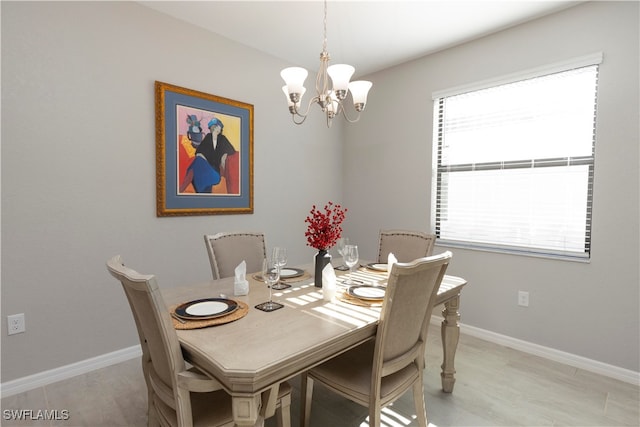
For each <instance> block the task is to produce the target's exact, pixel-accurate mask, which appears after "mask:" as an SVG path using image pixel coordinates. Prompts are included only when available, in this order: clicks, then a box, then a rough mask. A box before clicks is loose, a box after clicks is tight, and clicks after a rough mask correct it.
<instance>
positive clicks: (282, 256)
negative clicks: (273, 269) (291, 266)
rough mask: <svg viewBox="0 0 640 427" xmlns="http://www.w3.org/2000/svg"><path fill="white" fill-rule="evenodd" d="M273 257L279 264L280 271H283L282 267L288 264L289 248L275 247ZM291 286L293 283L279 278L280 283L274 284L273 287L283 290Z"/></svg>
mask: <svg viewBox="0 0 640 427" xmlns="http://www.w3.org/2000/svg"><path fill="white" fill-rule="evenodd" d="M271 258H272V259H273V262H274V263H275V264H276V265H277V266H278V269H279V270H280V273H282V267H284V266H285V265H287V249H286V248H282V247H278V246H276V247H275V248H273V253H272V254H271ZM290 287H291V285H289V284H287V283H282V282H281V281H280V280H278V283H276V284H274V285H272V286H271V289H275V290H281V289H287V288H290Z"/></svg>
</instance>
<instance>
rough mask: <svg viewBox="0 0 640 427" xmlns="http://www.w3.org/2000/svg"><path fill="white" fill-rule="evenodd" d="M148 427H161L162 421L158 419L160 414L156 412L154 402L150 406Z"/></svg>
mask: <svg viewBox="0 0 640 427" xmlns="http://www.w3.org/2000/svg"><path fill="white" fill-rule="evenodd" d="M147 426H148V427H160V419H159V418H158V413H157V412H156V408H155V406H154V405H153V402H150V403H149V406H148V411H147Z"/></svg>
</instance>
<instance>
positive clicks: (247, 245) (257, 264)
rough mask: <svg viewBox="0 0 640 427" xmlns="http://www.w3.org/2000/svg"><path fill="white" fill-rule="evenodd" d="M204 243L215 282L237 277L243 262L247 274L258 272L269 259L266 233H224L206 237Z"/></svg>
mask: <svg viewBox="0 0 640 427" xmlns="http://www.w3.org/2000/svg"><path fill="white" fill-rule="evenodd" d="M204 243H205V245H206V246H207V252H208V253H209V262H210V263H211V275H212V276H213V279H214V280H218V279H222V278H225V277H233V276H235V269H236V267H237V266H238V264H240V263H241V262H242V261H243V260H244V261H245V262H246V263H247V273H255V272H258V271H260V270H262V261H263V260H264V259H265V258H266V257H267V250H266V245H265V239H264V233H258V232H223V233H217V234H212V235H205V236H204Z"/></svg>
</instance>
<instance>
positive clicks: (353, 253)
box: [344, 245, 358, 285]
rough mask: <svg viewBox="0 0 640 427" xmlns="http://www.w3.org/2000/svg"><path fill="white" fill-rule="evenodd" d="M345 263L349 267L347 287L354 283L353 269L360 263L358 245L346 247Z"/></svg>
mask: <svg viewBox="0 0 640 427" xmlns="http://www.w3.org/2000/svg"><path fill="white" fill-rule="evenodd" d="M344 263H345V264H347V267H349V278H348V279H347V281H346V284H347V285H350V284H351V283H353V282H352V281H351V274H352V271H351V270H352V268H353V266H354V265H356V264H357V263H358V247H357V246H356V245H345V247H344Z"/></svg>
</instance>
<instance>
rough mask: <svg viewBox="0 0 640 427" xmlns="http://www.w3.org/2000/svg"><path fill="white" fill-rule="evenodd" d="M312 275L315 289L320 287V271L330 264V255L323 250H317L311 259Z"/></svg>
mask: <svg viewBox="0 0 640 427" xmlns="http://www.w3.org/2000/svg"><path fill="white" fill-rule="evenodd" d="M313 264H314V275H313V280H314V284H315V286H316V288H321V287H322V270H323V269H324V268H325V267H326V266H327V264H331V254H330V253H329V252H327V251H325V250H323V249H321V250H319V251H318V253H317V254H316V256H315V257H314V258H313Z"/></svg>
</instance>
